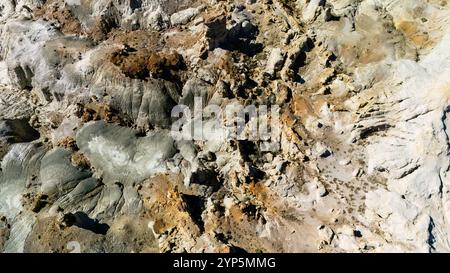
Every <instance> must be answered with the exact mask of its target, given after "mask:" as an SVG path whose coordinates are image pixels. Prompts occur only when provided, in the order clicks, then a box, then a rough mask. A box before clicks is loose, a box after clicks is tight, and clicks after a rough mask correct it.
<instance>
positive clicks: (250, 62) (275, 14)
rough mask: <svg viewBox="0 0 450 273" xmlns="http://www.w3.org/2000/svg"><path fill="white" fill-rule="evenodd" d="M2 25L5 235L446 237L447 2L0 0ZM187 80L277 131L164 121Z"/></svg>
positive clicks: (99, 241) (349, 246) (320, 239)
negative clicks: (177, 132)
mask: <svg viewBox="0 0 450 273" xmlns="http://www.w3.org/2000/svg"><path fill="white" fill-rule="evenodd" d="M0 36H1V39H0V160H1V164H0V166H1V169H0V250H2V251H4V252H70V251H81V252H184V251H187V252H237V251H249V252H259V251H263V252H305V251H307V252H412V251H418V252H448V251H450V232H449V231H448V230H449V228H450V195H449V189H450V173H449V167H450V156H449V153H450V151H449V147H450V142H449V132H448V128H449V127H450V123H449V120H448V112H449V109H450V108H449V106H450V77H449V76H448V75H450V51H449V50H448V49H449V48H450V3H447V1H441V0H428V1H425V0H402V1H396V0H361V1H351V0H297V1H290V0H270V1H240V0H236V1H216V0H214V1H208V0H195V1H192V0H142V1H141V0H129V1H128V0H127V1H118V0H99V1H94V0H64V1H56V0H47V1H45V0H14V1H12V0H3V1H2V2H1V3H0ZM195 97H201V98H202V102H203V105H201V106H200V107H206V105H207V104H209V105H215V106H217V107H219V108H221V109H224V108H225V107H226V106H233V107H237V105H239V104H240V105H251V104H252V105H269V106H272V107H273V106H278V107H279V109H280V111H279V112H278V114H279V116H280V122H279V123H276V124H275V126H274V127H273V128H271V133H272V135H274V136H277V138H278V140H279V141H277V142H275V143H272V144H270V143H269V144H267V143H264V142H263V141H262V140H252V139H248V140H226V139H225V138H223V136H224V135H226V134H228V133H229V131H226V130H224V131H220V132H213V130H212V128H213V127H214V120H213V119H212V118H210V119H206V120H205V122H204V123H203V124H202V125H201V126H202V127H201V128H202V129H203V133H204V136H205V137H204V138H203V139H195V140H181V139H177V138H175V137H174V136H173V135H172V134H171V132H170V129H171V126H172V124H173V122H174V120H173V118H172V117H171V111H172V109H173V107H174V106H176V105H178V104H183V105H187V106H189V107H191V109H193V108H195ZM270 117H271V119H275V114H274V113H272V114H271V116H270ZM191 118H192V119H191V120H190V121H191V122H192V123H193V124H194V126H195V124H196V123H195V122H196V121H195V117H191ZM229 121H230V122H239V120H238V119H236V120H233V119H231V120H229ZM261 122H264V120H256V118H255V119H252V118H249V120H246V121H245V122H244V123H245V124H244V127H245V130H249V128H250V126H252V124H255V123H261ZM188 125H191V123H189V124H188ZM181 129H182V133H183V134H184V133H187V132H188V131H189V130H190V127H189V126H185V127H183V128H181Z"/></svg>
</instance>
